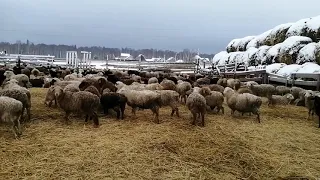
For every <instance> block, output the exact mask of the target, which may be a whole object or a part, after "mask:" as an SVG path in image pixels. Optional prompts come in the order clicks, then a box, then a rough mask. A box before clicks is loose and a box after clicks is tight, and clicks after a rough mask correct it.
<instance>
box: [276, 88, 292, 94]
mask: <svg viewBox="0 0 320 180" xmlns="http://www.w3.org/2000/svg"><path fill="white" fill-rule="evenodd" d="M276 92H277V94H278V95H282V96H283V95H285V94H288V93H290V88H288V87H287V86H277V87H276Z"/></svg>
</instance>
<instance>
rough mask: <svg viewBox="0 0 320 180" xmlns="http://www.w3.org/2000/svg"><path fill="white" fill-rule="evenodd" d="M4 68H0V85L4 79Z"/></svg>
mask: <svg viewBox="0 0 320 180" xmlns="http://www.w3.org/2000/svg"><path fill="white" fill-rule="evenodd" d="M5 71H6V70H5V69H0V86H1V85H2V83H3V81H4V80H5V79H6V77H5V76H4V72H5Z"/></svg>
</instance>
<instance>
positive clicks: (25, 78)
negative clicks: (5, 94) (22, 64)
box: [3, 71, 30, 87]
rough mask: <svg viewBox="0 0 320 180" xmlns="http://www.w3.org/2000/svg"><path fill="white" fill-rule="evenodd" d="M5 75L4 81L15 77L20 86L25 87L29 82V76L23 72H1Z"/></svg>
mask: <svg viewBox="0 0 320 180" xmlns="http://www.w3.org/2000/svg"><path fill="white" fill-rule="evenodd" d="M3 75H4V76H5V77H6V81H9V80H11V79H15V80H17V81H18V85H19V86H21V87H27V85H28V84H30V82H29V77H28V76H27V75H25V74H17V75H15V74H14V73H13V72H12V71H5V72H4V74H3Z"/></svg>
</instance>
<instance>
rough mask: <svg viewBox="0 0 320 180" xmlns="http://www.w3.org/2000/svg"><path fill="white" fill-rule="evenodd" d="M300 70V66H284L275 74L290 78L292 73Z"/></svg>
mask: <svg viewBox="0 0 320 180" xmlns="http://www.w3.org/2000/svg"><path fill="white" fill-rule="evenodd" d="M300 68H301V65H298V64H290V65H287V66H284V67H282V68H280V69H279V71H278V72H277V73H276V74H277V75H280V76H283V77H286V78H290V77H291V74H292V73H294V72H297V71H298V70H299V69H300Z"/></svg>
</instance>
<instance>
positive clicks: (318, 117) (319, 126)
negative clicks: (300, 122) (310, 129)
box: [318, 116, 320, 128]
mask: <svg viewBox="0 0 320 180" xmlns="http://www.w3.org/2000/svg"><path fill="white" fill-rule="evenodd" d="M318 118H319V119H318V121H319V126H318V128H320V116H319V117H318Z"/></svg>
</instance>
